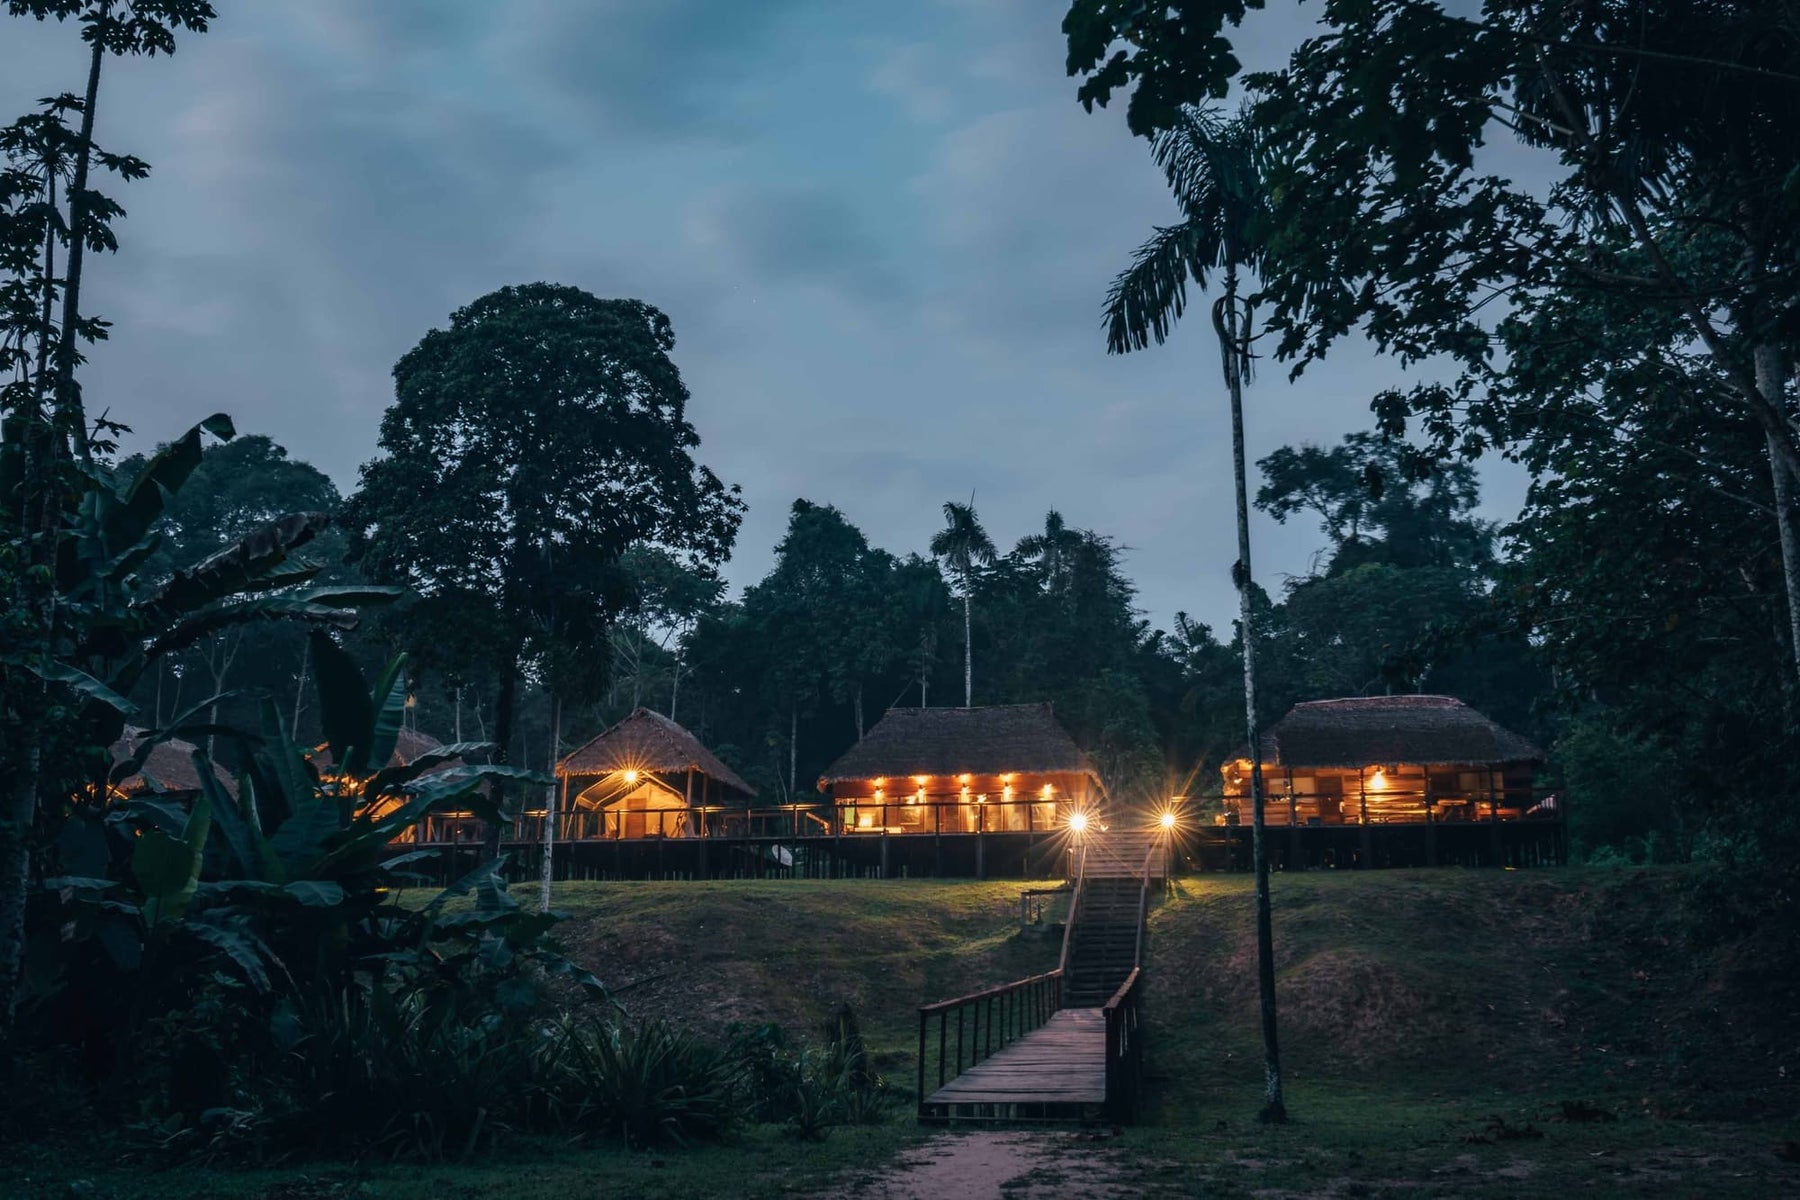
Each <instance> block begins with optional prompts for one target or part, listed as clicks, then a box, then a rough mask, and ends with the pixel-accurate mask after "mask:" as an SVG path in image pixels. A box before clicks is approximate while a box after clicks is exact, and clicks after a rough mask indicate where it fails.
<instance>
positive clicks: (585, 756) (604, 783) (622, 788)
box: [556, 708, 756, 841]
mask: <svg viewBox="0 0 1800 1200" xmlns="http://www.w3.org/2000/svg"><path fill="white" fill-rule="evenodd" d="M556 776H557V781H558V784H559V786H560V787H561V788H562V793H563V803H562V805H561V808H562V811H563V816H562V819H561V820H560V821H559V822H558V825H559V829H558V834H557V836H558V839H559V840H562V841H582V840H588V839H593V838H612V839H615V840H617V839H625V838H657V837H660V838H688V837H711V836H718V835H721V834H728V833H729V832H731V831H732V830H740V831H742V830H744V829H745V828H746V825H747V820H748V814H749V811H750V808H751V805H752V804H753V803H754V801H755V800H756V789H755V788H753V787H751V786H750V785H749V784H747V783H745V782H744V781H743V780H742V779H740V778H739V777H738V774H737V772H735V771H733V770H732V769H731V768H730V767H728V766H726V765H725V764H724V763H722V762H720V761H719V759H718V756H717V755H715V754H713V752H712V751H711V750H708V749H707V748H706V747H705V746H703V745H701V744H700V739H699V738H697V737H695V736H694V735H693V734H691V733H689V732H688V731H687V730H686V729H683V728H682V727H681V726H680V725H677V724H676V723H675V722H674V721H672V720H670V719H669V718H668V717H665V716H663V715H662V714H661V713H658V712H652V711H651V710H650V709H647V708H639V709H636V710H634V711H633V712H632V714H631V715H630V716H628V717H626V718H625V719H624V720H622V721H620V722H618V723H617V724H616V725H614V726H612V727H611V728H610V729H607V730H605V731H604V732H602V733H601V734H600V735H599V736H597V737H595V738H594V739H593V740H592V741H590V742H588V743H587V744H586V745H584V746H582V747H581V748H580V749H578V750H576V751H574V752H573V753H571V754H569V755H568V756H567V757H566V758H564V759H563V760H562V761H561V762H558V763H557V764H556Z"/></svg>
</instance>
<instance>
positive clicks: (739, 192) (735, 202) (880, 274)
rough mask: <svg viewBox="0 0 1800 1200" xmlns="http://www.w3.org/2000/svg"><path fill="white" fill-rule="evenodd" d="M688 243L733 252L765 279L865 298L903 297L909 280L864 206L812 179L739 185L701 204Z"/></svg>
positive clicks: (758, 279)
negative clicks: (868, 221) (893, 260)
mask: <svg viewBox="0 0 1800 1200" xmlns="http://www.w3.org/2000/svg"><path fill="white" fill-rule="evenodd" d="M687 236H688V241H689V243H690V244H691V245H692V246H694V247H695V248H696V249H699V250H701V251H703V252H710V253H715V254H721V255H724V256H727V257H728V258H729V259H730V260H731V261H732V263H733V264H735V266H736V268H737V271H738V273H739V274H740V275H741V276H744V277H746V278H747V279H748V280H749V281H752V286H756V285H760V284H770V283H773V284H788V283H798V284H818V285H823V286H825V287H829V288H831V289H834V290H836V291H839V292H841V293H843V294H844V295H847V296H850V297H853V298H856V299H858V300H860V301H863V302H866V303H875V304H886V303H889V302H892V301H896V300H899V299H903V298H904V297H905V296H906V295H907V293H908V291H909V285H908V283H907V281H906V280H905V279H904V278H902V276H901V275H900V273H899V272H898V271H897V270H896V269H895V268H894V266H893V264H892V262H891V255H890V251H889V250H888V248H887V247H886V246H884V245H883V244H882V242H881V240H880V238H879V237H878V236H877V235H876V233H875V231H874V230H873V229H871V228H870V226H869V224H868V223H867V221H866V220H865V219H864V216H863V214H862V212H861V210H860V209H858V207H857V206H856V205H855V204H854V203H853V202H852V201H851V200H850V199H849V198H848V197H846V196H845V195H843V194H842V193H841V192H838V191H835V190H833V189H831V188H828V187H825V186H822V185H819V184H808V183H775V184H764V185H755V186H747V187H736V188H730V189H726V190H724V191H722V192H718V193H715V194H714V195H712V196H709V197H707V198H706V199H705V200H703V201H701V202H699V203H697V204H696V205H695V206H694V208H693V210H692V212H691V213H690V216H689V219H688V224H687Z"/></svg>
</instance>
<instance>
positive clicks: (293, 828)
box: [269, 794, 343, 879]
mask: <svg viewBox="0 0 1800 1200" xmlns="http://www.w3.org/2000/svg"><path fill="white" fill-rule="evenodd" d="M342 828H343V821H342V819H341V818H340V816H339V810H338V802H337V799H336V798H335V797H332V796H326V795H319V794H315V795H312V796H308V797H303V798H302V799H301V801H300V804H299V806H298V807H297V808H296V809H295V810H294V811H293V813H292V814H290V815H289V817H288V819H287V820H285V821H283V822H282V823H281V828H279V829H277V830H276V831H275V834H274V836H273V837H271V838H270V839H269V846H270V848H271V849H273V850H274V851H275V854H276V857H278V858H279V859H280V860H281V866H282V870H283V871H284V872H285V874H286V876H287V878H289V879H293V878H295V877H297V876H301V875H305V874H307V873H308V872H309V869H310V868H311V867H312V866H313V865H314V864H315V863H317V862H319V860H320V859H321V858H322V857H323V856H324V854H325V848H326V846H327V845H328V844H329V842H330V841H331V838H332V835H333V834H335V833H337V832H338V831H339V830H340V829H342Z"/></svg>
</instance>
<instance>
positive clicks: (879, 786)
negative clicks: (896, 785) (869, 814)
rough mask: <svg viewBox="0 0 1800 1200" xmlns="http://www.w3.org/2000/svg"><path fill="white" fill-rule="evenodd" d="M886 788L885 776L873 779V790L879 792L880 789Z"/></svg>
mask: <svg viewBox="0 0 1800 1200" xmlns="http://www.w3.org/2000/svg"><path fill="white" fill-rule="evenodd" d="M886 786H887V776H886V775H881V776H877V777H876V779H875V790H876V791H878V792H879V791H880V790H881V789H882V788H884V787H886Z"/></svg>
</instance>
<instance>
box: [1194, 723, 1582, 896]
mask: <svg viewBox="0 0 1800 1200" xmlns="http://www.w3.org/2000/svg"><path fill="white" fill-rule="evenodd" d="M1262 753H1263V788H1264V792H1263V795H1264V822H1265V824H1267V825H1270V826H1285V827H1287V830H1288V836H1287V837H1286V838H1279V837H1278V838H1276V839H1273V840H1272V841H1271V853H1272V855H1274V856H1275V857H1276V860H1277V861H1278V865H1292V866H1374V865H1437V864H1438V863H1451V862H1457V863H1469V864H1475V863H1488V864H1496V865H1499V864H1506V865H1519V864H1520V863H1523V862H1536V861H1558V860H1560V859H1561V858H1562V856H1563V853H1564V839H1563V822H1562V812H1561V809H1560V806H1559V805H1558V803H1557V800H1556V798H1555V797H1552V796H1545V795H1543V794H1542V793H1540V792H1539V790H1538V789H1537V788H1536V785H1535V783H1536V781H1535V777H1534V772H1535V767H1536V766H1537V765H1538V764H1539V763H1541V762H1542V761H1543V757H1544V756H1543V752H1542V751H1540V750H1539V749H1538V748H1537V747H1536V746H1535V745H1533V744H1532V743H1531V742H1530V741H1529V740H1528V739H1526V738H1524V737H1521V736H1520V735H1519V734H1516V733H1514V732H1512V731H1511V730H1509V729H1506V728H1504V727H1503V726H1501V725H1499V724H1497V723H1495V722H1494V721H1492V720H1490V719H1489V718H1488V717H1486V716H1484V715H1483V714H1481V713H1479V712H1477V711H1476V710H1475V709H1473V708H1470V707H1469V706H1468V705H1466V704H1464V703H1463V702H1462V701H1460V700H1457V699H1455V698H1453V697H1450V696H1352V697H1345V698H1342V699H1334V700H1313V701H1308V702H1306V703H1303V704H1296V705H1295V706H1294V707H1293V708H1292V709H1291V710H1290V711H1289V712H1288V714H1287V715H1286V716H1284V717H1282V718H1281V720H1279V721H1277V722H1276V723H1275V724H1274V725H1273V726H1271V727H1270V728H1269V730H1268V731H1267V732H1266V733H1265V734H1264V735H1263V739H1262ZM1223 774H1224V784H1225V786H1224V804H1223V812H1222V813H1221V815H1220V817H1219V824H1221V825H1223V826H1226V827H1227V829H1228V830H1230V829H1233V828H1235V829H1240V830H1242V831H1243V835H1247V834H1248V827H1249V825H1250V823H1251V812H1250V809H1251V799H1250V761H1249V757H1248V755H1247V754H1243V753H1240V754H1239V755H1238V756H1237V757H1235V758H1234V759H1233V760H1232V761H1230V762H1227V763H1226V764H1225V765H1224V767H1223ZM1226 840H1227V841H1228V842H1229V841H1233V840H1242V836H1239V837H1237V838H1233V837H1232V836H1231V835H1229V834H1228V835H1227V839H1226Z"/></svg>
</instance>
